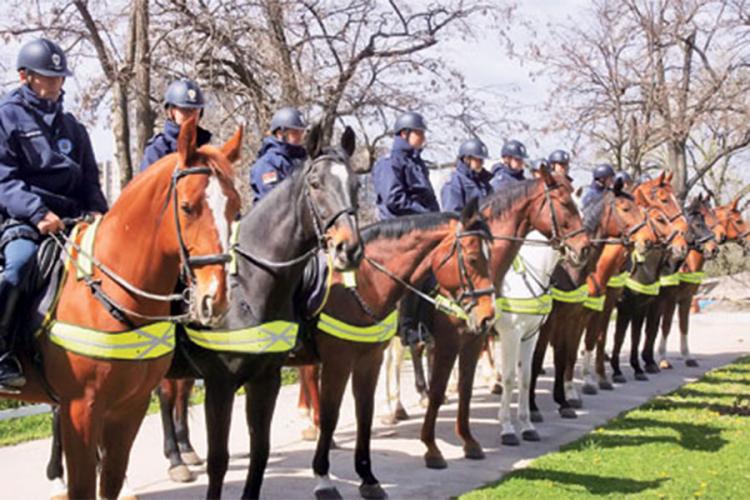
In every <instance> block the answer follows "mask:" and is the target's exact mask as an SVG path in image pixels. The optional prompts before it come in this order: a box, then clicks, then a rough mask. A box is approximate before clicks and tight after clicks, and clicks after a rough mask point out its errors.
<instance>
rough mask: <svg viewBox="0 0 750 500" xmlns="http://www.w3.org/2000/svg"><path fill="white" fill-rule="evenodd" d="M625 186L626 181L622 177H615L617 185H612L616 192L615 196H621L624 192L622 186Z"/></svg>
mask: <svg viewBox="0 0 750 500" xmlns="http://www.w3.org/2000/svg"><path fill="white" fill-rule="evenodd" d="M624 186H625V181H624V180H623V179H622V177H618V178H617V179H615V185H614V186H612V191H614V192H615V196H620V195H621V194H622V188H623V187H624Z"/></svg>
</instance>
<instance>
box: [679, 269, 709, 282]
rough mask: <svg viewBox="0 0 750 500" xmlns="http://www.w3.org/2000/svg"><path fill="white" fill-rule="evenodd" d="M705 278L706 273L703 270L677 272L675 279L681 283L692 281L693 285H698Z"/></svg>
mask: <svg viewBox="0 0 750 500" xmlns="http://www.w3.org/2000/svg"><path fill="white" fill-rule="evenodd" d="M705 278H706V273H705V272H703V271H696V272H694V273H677V279H679V280H680V281H682V282H683V283H692V284H693V285H700V284H701V283H703V280H704V279H705Z"/></svg>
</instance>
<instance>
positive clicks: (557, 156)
mask: <svg viewBox="0 0 750 500" xmlns="http://www.w3.org/2000/svg"><path fill="white" fill-rule="evenodd" d="M547 163H548V164H549V166H550V167H552V172H553V173H557V174H560V175H564V176H566V177H567V176H568V175H569V174H568V173H569V172H570V153H568V152H567V151H565V150H563V149H556V150H555V151H552V153H550V155H549V157H548V158H547Z"/></svg>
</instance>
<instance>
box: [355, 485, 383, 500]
mask: <svg viewBox="0 0 750 500" xmlns="http://www.w3.org/2000/svg"><path fill="white" fill-rule="evenodd" d="M359 495H360V496H361V497H362V498H367V499H371V500H382V499H383V498H388V493H386V492H385V490H384V489H383V488H382V487H381V486H380V483H375V484H364V483H363V484H360V485H359Z"/></svg>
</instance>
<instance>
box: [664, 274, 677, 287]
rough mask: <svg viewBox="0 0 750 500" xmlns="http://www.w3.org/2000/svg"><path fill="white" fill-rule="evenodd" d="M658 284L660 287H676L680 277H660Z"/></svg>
mask: <svg viewBox="0 0 750 500" xmlns="http://www.w3.org/2000/svg"><path fill="white" fill-rule="evenodd" d="M659 284H660V285H661V286H677V285H679V284H680V277H679V276H678V273H674V274H670V275H669V276H662V277H660V278H659Z"/></svg>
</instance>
